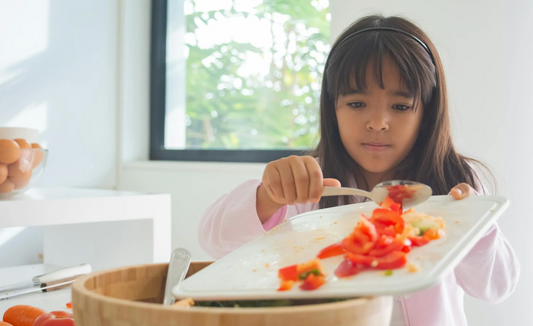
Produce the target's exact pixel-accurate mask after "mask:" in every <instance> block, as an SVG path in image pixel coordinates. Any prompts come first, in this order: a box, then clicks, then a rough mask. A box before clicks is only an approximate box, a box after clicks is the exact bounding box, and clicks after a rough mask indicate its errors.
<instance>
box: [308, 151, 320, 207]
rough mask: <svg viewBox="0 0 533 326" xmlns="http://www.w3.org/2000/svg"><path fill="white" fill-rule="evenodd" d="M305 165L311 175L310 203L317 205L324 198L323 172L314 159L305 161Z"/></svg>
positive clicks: (309, 158) (310, 158)
mask: <svg viewBox="0 0 533 326" xmlns="http://www.w3.org/2000/svg"><path fill="white" fill-rule="evenodd" d="M304 164H305V166H306V168H307V173H308V175H309V201H310V202H312V203H313V204H316V203H318V202H319V201H320V197H321V196H322V189H323V185H322V182H323V181H322V178H323V176H322V170H321V169H320V165H318V163H317V162H316V160H315V159H314V158H312V157H308V159H306V160H304Z"/></svg>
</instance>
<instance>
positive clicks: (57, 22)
mask: <svg viewBox="0 0 533 326" xmlns="http://www.w3.org/2000/svg"><path fill="white" fill-rule="evenodd" d="M118 9H119V2H118V1H109V0H91V1H70V0H17V1H13V0H0V126H22V127H32V128H37V129H39V131H40V132H41V137H40V142H41V143H42V144H43V145H45V146H44V147H45V148H48V149H49V151H50V155H49V160H48V164H47V166H46V169H45V171H44V173H43V175H42V176H41V179H40V181H39V185H40V186H75V187H99V188H112V187H114V186H115V184H116V178H117V176H116V165H117V146H116V143H117V136H116V131H117V128H116V124H117V119H116V116H117V100H118V97H117V60H118V57H117V54H118V52H117V51H118V43H117V42H118V31H119V18H120V16H119V10H118ZM0 218H1V212H0ZM19 231H20V233H19ZM7 237H9V238H10V239H11V240H9V241H8V242H6V243H5V244H4V245H2V246H1V247H0V266H5V265H19V264H25V263H35V262H39V258H38V253H39V251H40V250H41V248H42V232H41V230H40V229H26V230H2V229H0V240H2V239H4V240H5V239H6V238H7ZM0 242H3V241H0ZM21 243H24V246H20V244H21ZM14 248H17V249H16V250H15V251H13V249H14Z"/></svg>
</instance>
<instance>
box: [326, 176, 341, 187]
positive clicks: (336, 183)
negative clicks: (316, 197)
mask: <svg viewBox="0 0 533 326" xmlns="http://www.w3.org/2000/svg"><path fill="white" fill-rule="evenodd" d="M340 186H341V183H340V181H339V180H337V179H331V178H326V179H324V187H340Z"/></svg>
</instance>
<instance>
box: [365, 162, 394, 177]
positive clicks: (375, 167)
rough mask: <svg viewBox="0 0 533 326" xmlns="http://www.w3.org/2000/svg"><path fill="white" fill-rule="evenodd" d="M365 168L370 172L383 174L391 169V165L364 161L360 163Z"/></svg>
mask: <svg viewBox="0 0 533 326" xmlns="http://www.w3.org/2000/svg"><path fill="white" fill-rule="evenodd" d="M358 164H359V166H361V167H362V168H363V169H365V170H366V171H367V172H370V173H377V174H382V173H386V172H387V171H389V170H390V169H391V166H389V165H385V164H372V163H370V162H363V164H361V163H358Z"/></svg>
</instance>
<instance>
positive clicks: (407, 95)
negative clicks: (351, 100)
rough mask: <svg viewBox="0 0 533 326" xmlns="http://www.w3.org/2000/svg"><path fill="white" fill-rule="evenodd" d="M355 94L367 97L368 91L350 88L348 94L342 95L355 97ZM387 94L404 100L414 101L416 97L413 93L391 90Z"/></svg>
mask: <svg viewBox="0 0 533 326" xmlns="http://www.w3.org/2000/svg"><path fill="white" fill-rule="evenodd" d="M355 94H362V95H366V90H360V89H355V88H351V87H350V88H349V89H348V90H347V91H346V92H344V94H342V95H345V96H346V95H355ZM387 94H389V96H395V97H397V96H400V97H404V98H408V99H412V98H414V95H413V94H412V93H411V92H408V91H402V90H398V89H396V90H391V91H388V92H387Z"/></svg>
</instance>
